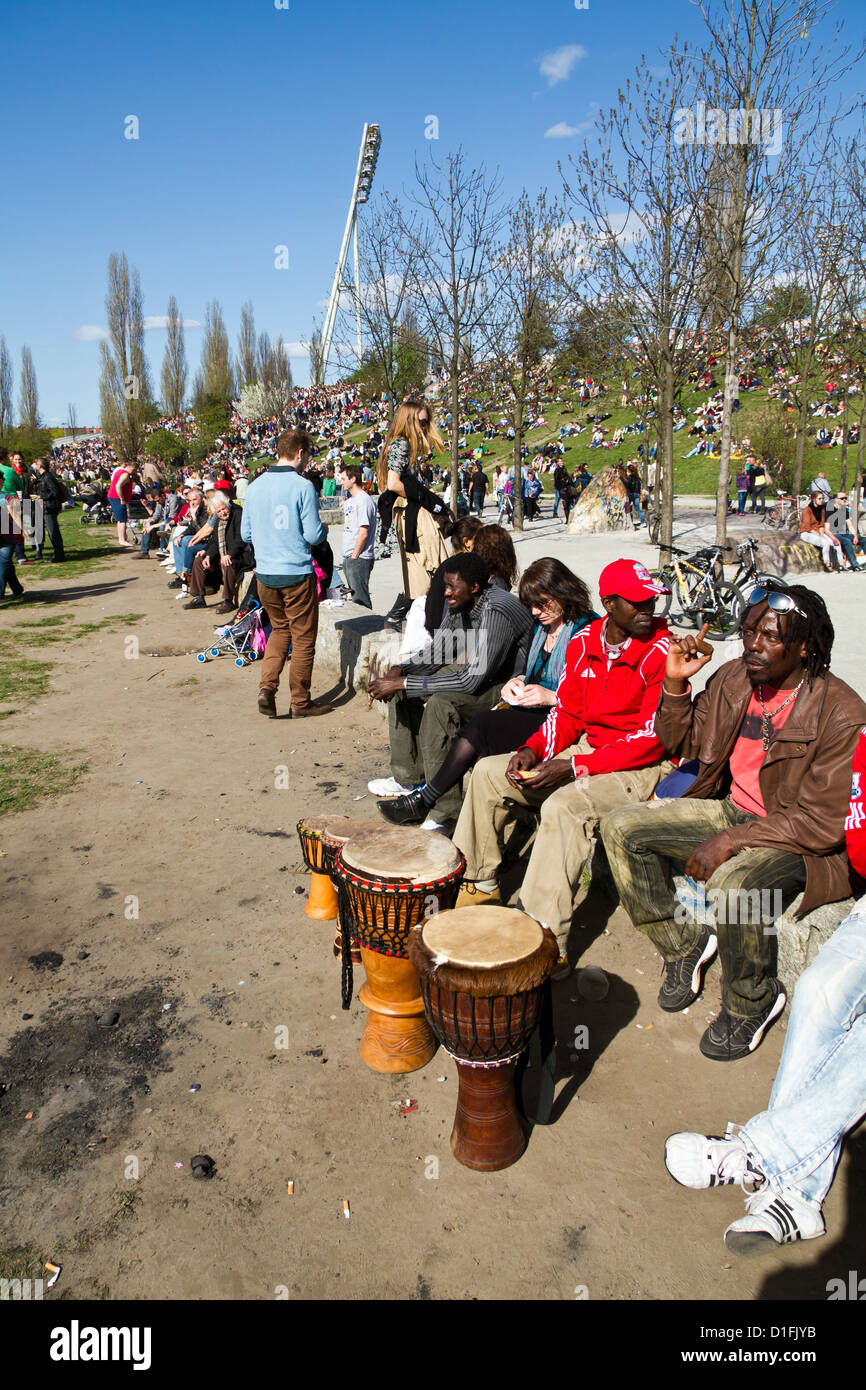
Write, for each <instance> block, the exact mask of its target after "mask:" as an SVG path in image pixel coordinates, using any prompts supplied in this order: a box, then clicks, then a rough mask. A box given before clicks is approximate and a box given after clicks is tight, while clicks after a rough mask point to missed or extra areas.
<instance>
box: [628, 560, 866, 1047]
mask: <svg viewBox="0 0 866 1390" xmlns="http://www.w3.org/2000/svg"><path fill="white" fill-rule="evenodd" d="M742 633H743V655H742V656H741V657H737V658H736V659H735V660H734V661H728V662H726V663H725V664H724V666H722V667H721V669H720V670H719V671H717V672H716V674H715V675H714V676H712V677H711V678H710V680H709V681H708V682H707V686H706V689H705V690H703V691H702V692H701V694H700V695H698V697H697V699H695V700H693V699H692V698H691V687H690V684H689V678H690V677H691V676H693V675H694V674H695V672H697V671H699V670H700V669H701V668H702V667H703V666H705V665H706V664H707V662H708V661H710V660H711V659H712V656H711V654H710V655H706V654H704V653H702V652H700V651H699V650H698V648H697V645H696V639H695V638H694V637H688V636H686V637H677V638H671V644H670V651H669V653H668V658H667V663H666V667H665V679H664V685H663V686H662V695H661V700H660V701H659V707H658V712H657V714H656V717H655V728H656V733H657V735H658V737H659V738H660V739H661V740H662V742H663V744H664V746H665V748H666V749H667V750H668V752H669V753H670V754H671V755H672V756H674V757H680V758H686V759H697V760H698V762H699V765H700V770H699V772H698V775H697V778H696V780H695V781H694V782H693V783H692V785H691V786H690V787H689V788H688V790H687V791H686V792H685V793H684V795H683V796H682V797H681V798H680V799H679V800H676V801H660V802H657V803H656V804H654V805H653V806H648V807H647V806H636V807H625V808H623V809H622V810H619V811H614V812H613V813H612V814H611V815H609V816H607V817H606V818H605V820H604V821H603V822H602V825H601V836H602V839H603V841H604V845H605V849H606V850H607V857H608V860H609V863H610V868H611V872H612V874H613V877H614V880H615V882H616V885H617V888H618V889H619V895H620V900H621V902H622V905H623V907H624V908H625V910H626V911H627V912H628V914H629V916H630V917H631V920H632V922H633V923H634V925H635V926H636V927H637V928H638V929H639V930H640V931H643V932H645V933H646V934H647V936H648V937H649V938H650V940H651V941H652V943H653V945H654V946H655V947H656V949H657V950H658V952H659V954H660V955H661V957H662V959H663V961H664V972H663V981H662V987H661V992H660V993H659V1005H660V1006H661V1008H663V1009H665V1010H667V1011H668V1012H670V1013H676V1012H677V1011H678V1010H680V1009H685V1008H687V1007H688V1006H689V1005H690V1004H692V1003H694V1001H695V1000H696V999H697V997H698V996H699V994H700V992H701V983H702V974H703V970H704V968H705V966H706V965H707V963H708V962H709V961H710V960H711V959H712V957H713V956H714V955H715V954H716V950H717V949H718V951H719V954H720V959H721V966H722V1009H721V1012H720V1014H719V1015H718V1017H717V1018H716V1019H714V1020H713V1022H712V1023H711V1024H710V1026H709V1028H707V1030H706V1032H705V1033H704V1035H703V1037H702V1039H701V1044H700V1048H701V1052H702V1053H703V1054H704V1056H705V1057H709V1058H710V1059H711V1060H713V1061H720V1062H727V1061H734V1060H736V1059H737V1058H740V1057H746V1056H748V1054H749V1053H750V1052H753V1051H754V1050H755V1048H756V1047H757V1046H758V1044H759V1043H760V1041H761V1039H762V1037H763V1036H764V1033H765V1032H766V1030H767V1028H768V1027H769V1025H770V1024H771V1023H772V1022H773V1020H774V1019H775V1018H778V1016H779V1014H780V1013H781V1012H782V1010H783V1008H784V1007H785V994H784V992H783V990H782V986H781V984H780V982H779V981H778V980H777V979H776V977H775V974H774V970H773V964H774V961H773V950H772V948H773V941H774V935H775V927H774V923H775V920H776V918H777V917H779V916H780V915H781V913H782V912H783V911H784V910H785V908H786V907H787V906H788V905H789V904H790V903H791V901H792V899H793V898H794V897H795V896H796V894H798V893H799V892H800V891H801V890H803V898H802V901H801V903H800V905H799V908H798V913H797V915H798V916H799V917H803V916H805V914H806V913H808V912H811V911H812V909H813V908H815V907H817V906H819V905H820V904H822V903H828V902H838V901H839V900H840V899H842V898H846V897H847V896H848V895H849V893H850V892H851V884H850V878H849V865H848V860H847V858H846V856H845V848H844V837H845V816H846V812H847V810H848V791H849V788H850V785H851V760H852V757H853V755H854V749H855V748H856V746H857V740H858V736H859V733H860V729H861V727H862V725H863V724H864V723H866V704H864V702H863V701H862V700H861V699H860V696H859V695H857V694H856V692H855V691H853V690H852V689H851V687H850V686H849V685H846V684H845V682H844V681H841V680H839V679H838V678H837V677H836V676H834V675H831V673H830V653H831V651H832V647H833V625H832V623H831V622H830V618H829V616H828V614H827V609H826V607H825V605H824V600H823V599H822V598H821V597H820V596H819V595H818V594H816V593H814V592H813V591H812V590H811V589H807V588H805V587H804V586H803V585H800V584H793V585H792V586H791V587H790V589H788V590H786V591H785V592H784V593H780V592H778V591H776V590H773V589H770V588H766V587H761V588H757V589H753V590H752V593H751V594H750V596H749V603H748V607H747V609H746V611H745V614H744V617H743V625H742ZM705 635H706V625H705V627H704V628H703V629H702V631H701V633H700V634H699V637H698V639H697V640H700V639H701V638H702V637H704V636H705ZM675 868H676V869H679V870H680V871H682V870H683V869H684V870H685V873H686V875H687V876H689V877H690V878H691V879H693V880H695V881H696V884H705V885H706V896H707V897H708V899H709V905H710V907H711V908H712V912H713V918H714V922H715V925H714V926H712V927H710V926H706V925H704V924H703V920H702V918H703V914H702V913H696V912H695V911H693V910H691V909H689V908H687V907H685V906H684V904H683V903H682V902H678V901H677V899H676V897H675V896H674V892H673V888H672V886H671V871H672V869H675ZM768 900H769V901H768Z"/></svg>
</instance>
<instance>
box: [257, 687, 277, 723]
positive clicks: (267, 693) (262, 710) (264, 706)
mask: <svg viewBox="0 0 866 1390" xmlns="http://www.w3.org/2000/svg"><path fill="white" fill-rule="evenodd" d="M259 714H266V715H267V716H268V718H269V719H276V717H277V697H276V695H275V694H274V692H273V691H272V690H260V691H259Z"/></svg>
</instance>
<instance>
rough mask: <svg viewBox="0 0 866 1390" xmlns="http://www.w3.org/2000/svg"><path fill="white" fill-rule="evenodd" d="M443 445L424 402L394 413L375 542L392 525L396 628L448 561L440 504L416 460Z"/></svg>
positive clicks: (392, 619)
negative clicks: (398, 582) (398, 569)
mask: <svg viewBox="0 0 866 1390" xmlns="http://www.w3.org/2000/svg"><path fill="white" fill-rule="evenodd" d="M444 447H445V446H444V444H443V441H442V438H441V436H440V434H439V433H438V431H437V429H436V426H435V425H434V424H433V419H432V416H431V413H430V408H429V406H428V405H427V403H426V401H420V402H418V401H404V402H403V404H402V405H400V406H398V407H397V410H396V411H395V413H394V419H393V421H392V423H391V428H390V430H389V431H388V435H387V438H386V439H385V443H384V444H383V446H382V452H381V454H380V455H379V466H378V479H377V481H378V484H379V502H378V510H379V517H380V528H379V539H380V541H381V542H384V540H385V537H386V536H387V534H388V530H389V528H390V527H391V525H392V524H393V527H394V534H395V536H396V537H397V544H398V546H399V548H400V562H401V564H402V567H403V592H402V594H398V596H397V600H396V602H395V604H394V606H393V608H392V609H391V612H390V613H389V614H388V616H387V618H386V619H385V623H386V625H388V626H391V627H399V625H400V623H401V622H402V620H403V618H404V617H405V616H406V613H407V612H408V611H409V607H410V605H411V603H412V600H413V599H416V598H421V597H422V596H423V595H424V594H426V593H427V591H428V589H429V588H430V580H431V579H432V577H433V575H434V574H435V573H436V570H437V569H438V568H439V566H440V565H441V563H442V561H443V560H447V558H448V547H447V545H446V543H445V537H444V535H443V534H442V531H441V529H440V527H439V525H438V523H437V521H436V520H435V517H436V515H437V513H441V514H442V515H443V516H447V515H448V509H447V508H446V507H445V504H444V503H443V502H442V501H441V499H440V498H438V497H436V496H435V495H434V494H433V493H432V492H430V491H429V490H428V489H427V488H426V487H425V486H424V484H423V482H422V481H421V478H420V477H419V472H418V469H419V459H420V458H421V457H423V456H425V455H427V454H429V453H431V452H432V451H433V450H434V449H436V450H441V449H444Z"/></svg>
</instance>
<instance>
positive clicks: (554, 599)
mask: <svg viewBox="0 0 866 1390" xmlns="http://www.w3.org/2000/svg"><path fill="white" fill-rule="evenodd" d="M518 592H519V594H520V601H521V603H522V604H523V606H524V607H525V608H528V609H529V611H530V613H531V614H532V616H533V618H534V619H535V626H534V629H533V633H532V639H531V642H530V647H529V656H528V657H527V661H526V673H525V675H523V676H514V677H513V678H512V679H511V680H510V681H507V682H506V683H505V685H504V686H503V687H502V695H501V699H500V703H499V704H498V705H497V706H496V708H495V709H492V710H487V711H486V712H485V713H484V714H478V715H476V716H475V718H474V719H473V720H472V721H471V722H470V723H469V724H467V725H466V726H465V727H464V728H462V729H461V730H460V733H459V734H458V735H457V737H456V738H455V740H454V742H453V743H452V745H451V747H450V748H449V750H448V753H447V754H446V757H445V761H444V762H443V763H442V765H441V767H440V768H439V771H438V772H437V773H436V775H435V777H433V778H432V779H431V780H430V781H429V782H425V783H424V785H423V786H421V787H418V788H416V790H415V791H413V792H410V793H409V794H408V795H407V796H398V797H395V798H393V799H392V800H389V801H379V802H377V806H378V808H379V811H380V812H381V814H382V815H383V816H384V817H385V819H386V820H389V821H392V822H393V823H394V824H395V825H417V824H420V823H421V822H422V821H423V820H425V819H426V818H427V817H428V816H429V814H430V808H431V807H432V806H434V805H435V804H436V802H437V801H438V800H439V798H440V797H441V796H444V794H445V792H447V791H449V790H450V789H451V788H452V787H453V786H455V785H456V784H457V783H458V782H459V781H460V780H461V779H462V778H463V777H465V776H466V773H467V772H469V771H470V769H471V768H472V767H474V765H475V763H477V761H478V759H479V758H489V757H492V756H494V755H495V754H498V753H512V752H514V750H515V749H516V748H520V747H522V745H523V744H524V743H525V742H526V740H527V739H528V738H530V737H531V735H532V734H534V733H536V732H537V730H538V729H540V728H541V726H542V724H543V723H544V721H545V719H546V718H547V716H548V714H549V713H550V707H551V705H555V704H556V687H557V686H558V684H559V678H560V676H561V675H562V671H563V667H564V665H565V653H566V649H567V647H568V644H569V642H570V641H571V639H572V637H574V636H575V634H576V633H578V632H579V631H580V629H581V628H582V627H585V626H586V624H587V623H591V622H592V621H593V620H594V619H595V618H597V617H598V616H599V615H598V614H597V613H595V612H593V610H592V607H591V605H590V599H589V590H588V589H587V587H586V585H585V584H584V583H583V581H582V580H580V579H578V578H577V576H576V575H574V574H572V572H571V570H569V569H567V568H566V566H565V565H563V564H562V563H561V562H560V561H559V560H554V559H552V558H550V557H546V558H545V559H543V560H536V561H535V562H534V564H531V565H530V566H529V568H528V569H527V571H526V573H525V574H524V575H523V578H522V579H521V581H520V589H519V591H518Z"/></svg>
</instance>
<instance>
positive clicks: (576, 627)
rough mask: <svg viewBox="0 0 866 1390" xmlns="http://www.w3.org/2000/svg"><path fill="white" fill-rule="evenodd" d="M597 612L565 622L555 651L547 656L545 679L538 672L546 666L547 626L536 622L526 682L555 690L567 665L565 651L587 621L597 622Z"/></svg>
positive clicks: (527, 664)
mask: <svg viewBox="0 0 866 1390" xmlns="http://www.w3.org/2000/svg"><path fill="white" fill-rule="evenodd" d="M597 617H598V614H597V613H590V614H589V615H588V617H586V618H577V619H576V620H575V621H574V622H572V623H563V626H562V631H561V632H560V634H559V636H558V637H557V639H556V642H555V644H554V647H553V651H552V652H551V653H550V654H549V656H548V658H547V670H546V671H545V673H544V679H543V680H539V679H538V673H539V671H540V670H541V668H542V667H543V666H544V643H545V639H546V637H547V628H546V627H542V625H541V623H536V624H535V627H534V629H533V632H532V642H531V643H530V647H529V656H528V657H527V659H526V677H525V679H526V684H527V685H543V686H544V688H545V690H555V689H556V687H557V686H558V685H559V678H560V676H561V675H562V670H563V667H564V666H565V653H566V649H567V647H568V644H569V642H570V641H571V639H572V637H574V635H575V633H578V632H580V629H581V628H582V627H586V625H587V623H592V622H595V620H596V618H597Z"/></svg>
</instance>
